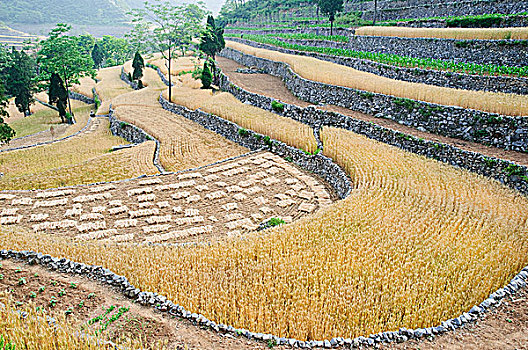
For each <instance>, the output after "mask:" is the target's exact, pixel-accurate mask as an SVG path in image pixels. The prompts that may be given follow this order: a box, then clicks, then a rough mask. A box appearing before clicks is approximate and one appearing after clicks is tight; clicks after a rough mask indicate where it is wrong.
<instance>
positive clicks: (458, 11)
mask: <svg viewBox="0 0 528 350" xmlns="http://www.w3.org/2000/svg"><path fill="white" fill-rule="evenodd" d="M378 6H379V9H380V10H379V11H378V19H379V20H394V19H405V18H427V17H443V16H466V15H484V14H488V13H505V14H508V13H519V12H525V11H528V3H527V2H526V1H519V0H462V1H453V0H432V1H419V0H410V1H383V2H379V3H378ZM373 10H374V2H373V1H370V2H360V3H351V2H349V3H347V4H346V5H345V11H347V12H352V11H362V12H363V15H362V18H363V19H367V20H371V19H372V18H373V14H374V11H373Z"/></svg>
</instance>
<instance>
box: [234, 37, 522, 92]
mask: <svg viewBox="0 0 528 350" xmlns="http://www.w3.org/2000/svg"><path fill="white" fill-rule="evenodd" d="M229 40H231V41H236V42H240V43H242V44H246V45H250V46H253V47H258V48H262V49H266V50H273V51H279V52H283V53H287V54H291V55H302V56H308V57H314V58H317V59H320V60H323V61H327V62H332V63H336V64H340V65H343V66H347V67H351V68H354V69H357V70H360V71H363V72H368V73H373V74H376V75H379V76H383V77H387V78H390V79H396V80H402V81H408V82H411V83H421V84H427V85H435V86H441V87H448V88H454V89H462V90H474V91H491V92H503V93H511V94H519V95H527V94H528V78H518V77H507V76H484V75H469V74H462V73H452V72H444V71H438V70H429V69H421V68H406V67H397V66H391V65H388V64H383V63H378V62H374V61H370V60H365V59H359V58H352V57H339V56H333V55H326V54H322V53H317V52H302V51H296V50H289V49H283V48H280V47H277V46H273V45H268V44H262V43H257V42H254V41H250V40H246V39H239V38H229Z"/></svg>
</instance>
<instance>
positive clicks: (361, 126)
mask: <svg viewBox="0 0 528 350" xmlns="http://www.w3.org/2000/svg"><path fill="white" fill-rule="evenodd" d="M220 88H221V89H222V90H224V91H227V92H229V93H231V94H233V95H234V96H235V97H236V98H237V99H238V100H240V101H241V102H243V103H250V104H251V105H253V106H255V107H259V108H262V109H265V110H268V111H270V112H274V113H276V114H279V115H281V116H283V117H287V118H291V119H293V120H296V121H299V122H301V123H304V124H307V125H309V126H311V127H312V128H314V130H315V135H316V137H317V139H318V143H320V144H322V142H321V140H320V137H319V130H320V129H321V127H323V126H331V127H336V128H341V129H346V130H350V131H353V132H355V133H357V134H360V135H364V136H366V137H368V138H370V139H373V140H376V141H380V142H383V143H386V144H389V145H392V146H396V147H398V148H400V149H403V150H405V151H408V152H412V153H415V154H419V155H423V156H425V157H428V158H433V159H436V160H439V161H442V162H444V163H447V164H450V165H453V166H457V167H460V168H463V169H467V170H469V171H472V172H474V173H477V174H481V175H484V176H487V177H490V178H493V179H496V180H498V181H500V182H502V183H503V184H505V185H507V186H509V187H511V188H512V189H515V190H517V191H519V192H521V193H523V194H525V195H528V168H526V167H525V166H520V165H517V164H515V163H513V162H510V161H506V160H502V159H498V158H490V157H486V156H483V155H482V154H479V153H475V152H470V151H465V150H462V149H460V148H457V147H454V146H451V145H446V144H441V143H436V142H432V141H428V140H423V139H420V138H417V137H414V136H411V135H406V134H403V133H401V132H398V131H395V130H392V129H389V128H385V127H382V126H378V125H374V124H372V123H369V122H366V121H363V120H358V119H354V118H352V117H349V116H345V115H343V114H339V113H335V112H329V111H324V110H318V109H316V108H315V107H313V106H312V107H306V108H301V107H298V106H295V105H291V104H287V103H284V102H282V101H281V103H282V104H283V105H284V111H282V112H277V111H276V110H274V109H273V108H272V101H274V99H273V98H270V97H267V96H262V95H259V94H255V93H252V92H249V91H246V90H244V89H242V88H240V87H238V86H236V85H234V84H233V83H231V82H230V81H229V78H228V77H227V76H226V75H225V74H223V73H221V72H220Z"/></svg>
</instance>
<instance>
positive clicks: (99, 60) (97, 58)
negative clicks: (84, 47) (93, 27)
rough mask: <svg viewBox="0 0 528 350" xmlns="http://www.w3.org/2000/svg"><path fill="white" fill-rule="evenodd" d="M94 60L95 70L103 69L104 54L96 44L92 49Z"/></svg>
mask: <svg viewBox="0 0 528 350" xmlns="http://www.w3.org/2000/svg"><path fill="white" fill-rule="evenodd" d="M92 60H93V61H94V68H95V69H99V68H101V66H102V64H103V60H104V54H103V51H102V50H101V48H100V47H99V45H98V44H97V43H96V44H95V45H94V47H93V49H92Z"/></svg>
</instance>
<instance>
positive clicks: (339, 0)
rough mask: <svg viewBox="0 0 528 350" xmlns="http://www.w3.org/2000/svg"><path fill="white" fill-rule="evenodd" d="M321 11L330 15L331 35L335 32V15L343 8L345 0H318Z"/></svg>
mask: <svg viewBox="0 0 528 350" xmlns="http://www.w3.org/2000/svg"><path fill="white" fill-rule="evenodd" d="M318 5H319V8H320V9H321V12H322V13H323V14H325V15H327V16H328V20H329V21H330V35H333V34H334V20H335V15H336V13H338V12H339V11H342V10H343V0H318Z"/></svg>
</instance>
